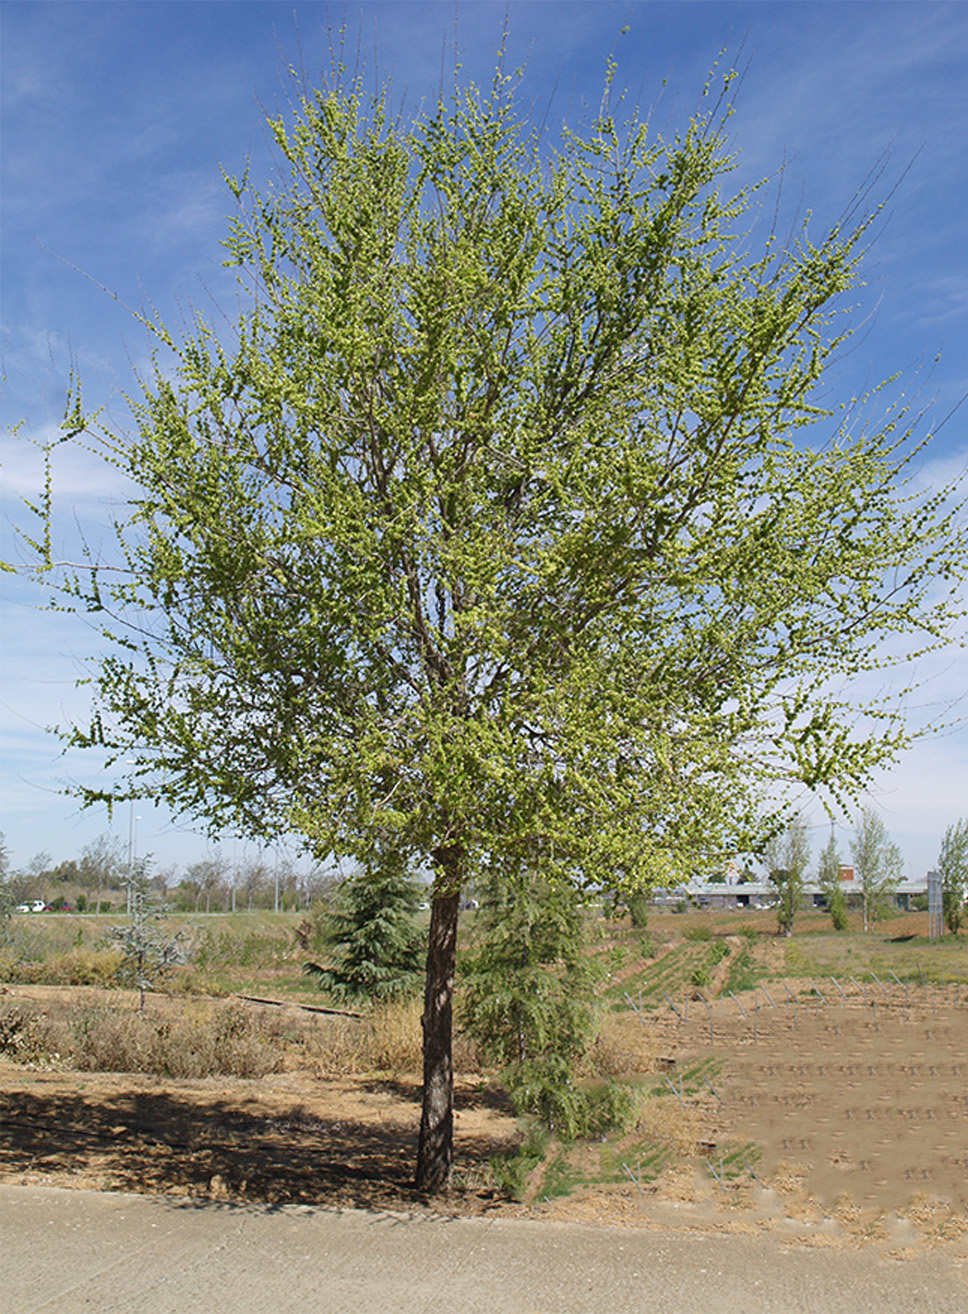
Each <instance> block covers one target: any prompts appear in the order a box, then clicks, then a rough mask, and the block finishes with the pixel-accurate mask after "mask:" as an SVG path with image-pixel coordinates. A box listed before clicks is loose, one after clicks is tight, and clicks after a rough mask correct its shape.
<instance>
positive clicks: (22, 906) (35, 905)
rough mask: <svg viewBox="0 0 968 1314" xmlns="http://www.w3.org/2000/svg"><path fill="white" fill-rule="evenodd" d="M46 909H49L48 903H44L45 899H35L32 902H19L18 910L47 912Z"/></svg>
mask: <svg viewBox="0 0 968 1314" xmlns="http://www.w3.org/2000/svg"><path fill="white" fill-rule="evenodd" d="M46 911H47V905H46V903H44V901H43V899H34V900H32V901H31V902H30V903H18V904H17V912H26V913H32V912H46Z"/></svg>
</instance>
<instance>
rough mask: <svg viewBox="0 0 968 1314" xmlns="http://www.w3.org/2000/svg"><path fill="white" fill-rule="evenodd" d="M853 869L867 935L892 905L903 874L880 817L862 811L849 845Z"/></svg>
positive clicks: (867, 808)
mask: <svg viewBox="0 0 968 1314" xmlns="http://www.w3.org/2000/svg"><path fill="white" fill-rule="evenodd" d="M851 852H852V853H853V856H854V869H855V870H856V872H857V876H858V879H859V880H860V883H861V890H860V894H861V907H862V908H863V913H864V930H865V931H868V930H870V929H871V927H872V926H874V925H875V923H876V922H878V921H879V920H880V919H881V918H882V917H883V916H884V915H885V913H886V912H887V911H888V910H889V909H890V908H891V906H892V904H893V898H892V896H893V894H894V891H895V889H896V888H897V885H898V882H899V881H900V879H901V876H902V874H903V871H904V861H903V859H902V857H901V850H900V849H899V848H898V847H897V845H896V844H893V843H892V842H891V840H890V839H889V838H888V834H887V828H886V827H885V825H884V822H883V821H882V819H881V816H880V813H878V812H875V811H874V809H873V808H871V807H866V808H864V810H863V812H862V813H861V816H860V822H859V824H858V826H857V829H856V831H855V832H854V842H853V844H852V845H851Z"/></svg>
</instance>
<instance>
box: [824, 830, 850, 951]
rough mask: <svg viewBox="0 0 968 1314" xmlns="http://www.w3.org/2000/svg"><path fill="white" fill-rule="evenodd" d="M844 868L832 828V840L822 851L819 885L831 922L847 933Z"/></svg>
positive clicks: (837, 928)
mask: <svg viewBox="0 0 968 1314" xmlns="http://www.w3.org/2000/svg"><path fill="white" fill-rule="evenodd" d="M842 866H843V862H842V861H841V857H840V850H839V849H838V847H837V837H836V835H835V834H834V831H833V827H832V826H831V828H830V838H829V839H828V840H827V843H826V844H825V845H824V847H823V849H822V850H821V851H820V860H819V863H818V866H817V884H818V885H819V886H820V890H821V892H822V894H823V896H824V898H825V899H826V901H827V911H828V912H829V913H830V920H831V921H832V922H833V924H834V930H835V931H846V929H847V896H846V895H845V894H844V890H843V884H842V882H841V879H840V869H841V867H842Z"/></svg>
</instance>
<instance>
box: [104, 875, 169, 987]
mask: <svg viewBox="0 0 968 1314" xmlns="http://www.w3.org/2000/svg"><path fill="white" fill-rule="evenodd" d="M123 884H124V886H125V888H126V889H127V892H128V907H129V908H130V916H129V920H128V921H127V922H125V924H124V925H123V926H112V927H111V929H110V932H109V934H110V936H111V938H112V939H113V940H114V941H115V943H116V944H117V946H118V948H119V949H120V950H121V954H122V964H121V968H120V971H119V976H120V977H121V979H122V980H123V981H126V982H129V983H130V984H131V985H133V986H134V987H135V989H136V990H137V991H138V1011H139V1012H140V1013H143V1012H144V1007H145V992H146V991H147V990H150V989H151V988H152V987H153V986H157V985H159V984H160V983H161V982H162V981H163V980H164V978H165V977H166V976H167V975H168V973H169V972H170V971H171V969H172V968H173V967H175V966H176V965H177V964H178V963H182V962H184V961H185V953H184V949H183V944H184V940H185V937H186V934H187V933H186V932H185V931H184V930H180V931H174V932H173V931H171V930H170V928H169V927H168V926H166V925H165V917H166V916H167V913H168V907H167V905H166V904H164V903H162V902H161V901H160V900H159V899H158V898H157V897H156V896H155V895H154V894H153V893H152V891H151V888H150V886H149V883H148V859H147V858H141V859H139V860H138V861H137V862H136V863H134V865H133V867H132V870H131V871H130V872H129V873H128V874H127V875H126V876H125V877H124V881H123Z"/></svg>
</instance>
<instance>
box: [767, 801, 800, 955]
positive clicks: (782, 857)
mask: <svg viewBox="0 0 968 1314" xmlns="http://www.w3.org/2000/svg"><path fill="white" fill-rule="evenodd" d="M765 861H766V867H767V871H768V872H769V876H770V880H771V881H772V882H773V884H774V886H775V887H776V891H777V903H776V920H777V926H778V927H779V929H780V931H781V932H782V933H783V935H792V934H793V922H794V919H795V917H796V915H797V913H798V912H799V911H800V909H801V908H802V907H803V888H804V883H805V881H806V876H807V867H808V866H809V863H810V837H809V835H808V834H807V827H806V825H805V823H804V821H803V818H802V817H799V816H796V817H792V818H791V820H790V822H789V824H788V826H787V828H786V830H785V831H784V832H783V834H782V835H779V836H777V837H776V838H774V839H773V840H771V841H770V843H769V844H768V845H767V848H766V854H765Z"/></svg>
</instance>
